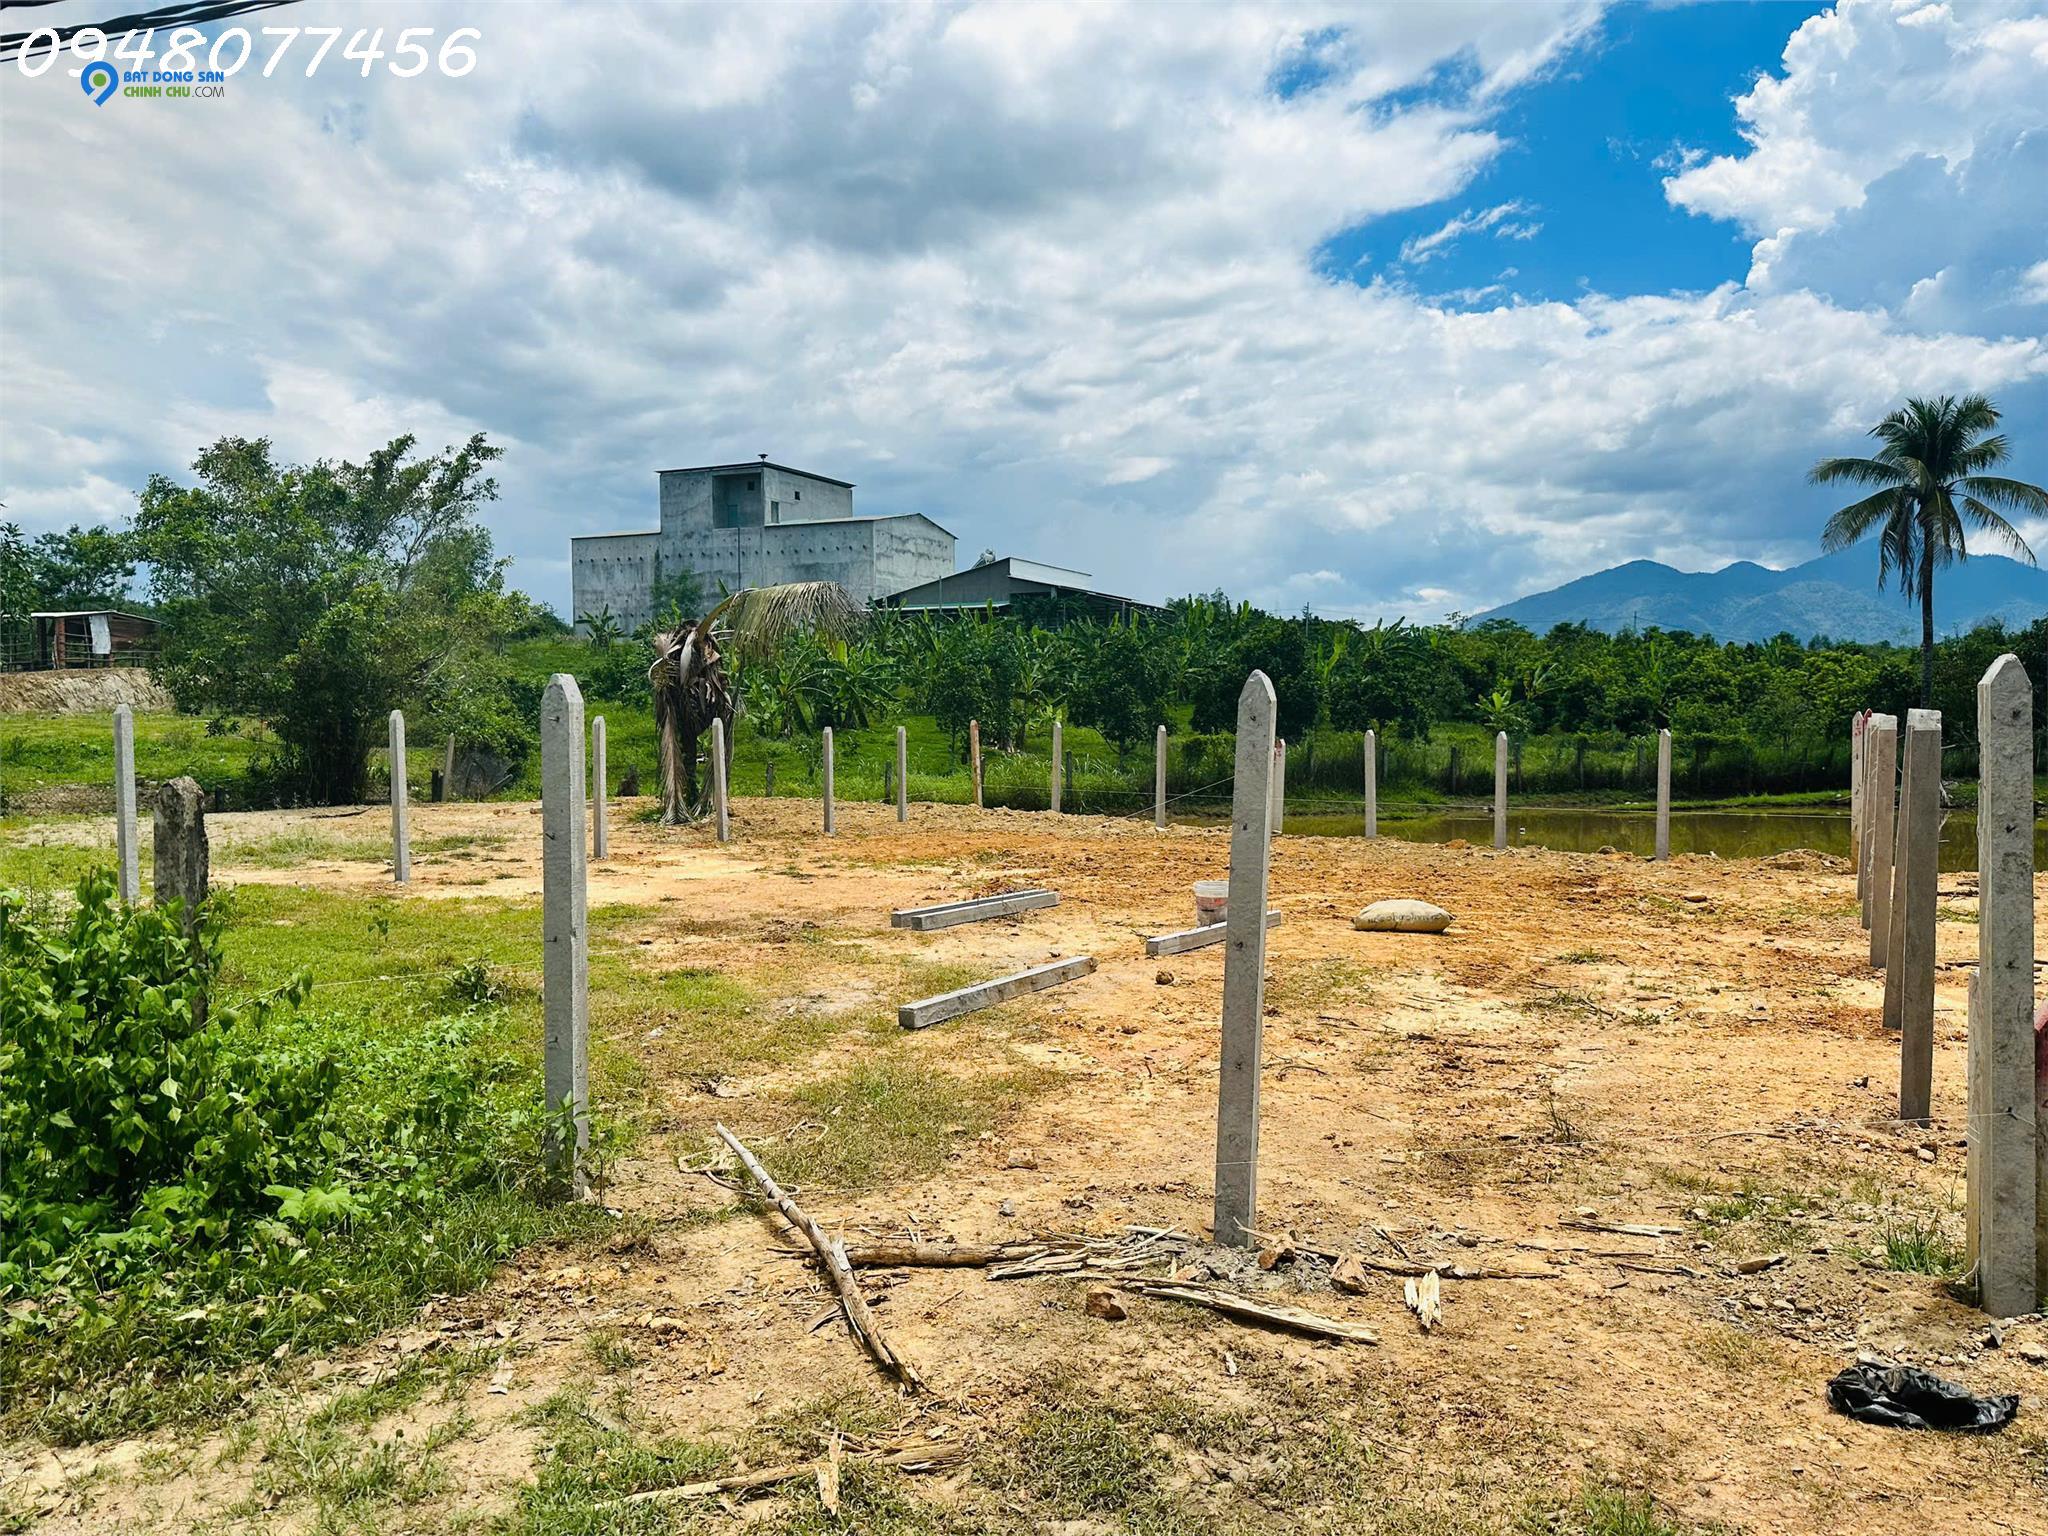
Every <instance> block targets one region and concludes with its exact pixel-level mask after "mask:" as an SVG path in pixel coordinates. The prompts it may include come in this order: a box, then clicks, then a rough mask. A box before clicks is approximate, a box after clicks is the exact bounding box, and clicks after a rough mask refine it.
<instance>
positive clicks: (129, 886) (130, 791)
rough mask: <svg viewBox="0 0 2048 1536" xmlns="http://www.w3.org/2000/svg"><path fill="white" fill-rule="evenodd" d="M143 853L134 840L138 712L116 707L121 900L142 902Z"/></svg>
mask: <svg viewBox="0 0 2048 1536" xmlns="http://www.w3.org/2000/svg"><path fill="white" fill-rule="evenodd" d="M141 857H142V851H141V848H140V847H139V846H138V844H137V843H136V840H135V711H134V710H132V709H130V708H129V707H128V706H127V705H126V704H116V705H115V706H114V860H115V863H116V864H117V865H118V866H119V868H120V872H121V873H120V879H121V899H122V900H123V901H125V902H127V903H128V905H129V906H131V907H132V906H134V905H135V904H136V903H137V902H138V901H140V900H142V864H141Z"/></svg>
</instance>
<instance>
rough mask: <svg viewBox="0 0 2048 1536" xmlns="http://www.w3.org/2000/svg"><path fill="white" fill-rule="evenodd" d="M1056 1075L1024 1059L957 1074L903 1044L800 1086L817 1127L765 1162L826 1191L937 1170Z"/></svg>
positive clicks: (786, 1143)
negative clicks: (841, 1070) (956, 1150)
mask: <svg viewBox="0 0 2048 1536" xmlns="http://www.w3.org/2000/svg"><path fill="white" fill-rule="evenodd" d="M1047 1081H1048V1079H1047V1076H1046V1074H1045V1073H1043V1072H1041V1071H1039V1070H1038V1069H1036V1068H1032V1067H1027V1066H1024V1065H1022V1064H1013V1065H1010V1066H1008V1067H1005V1068H1001V1069H997V1070H984V1071H980V1072H976V1073H973V1074H968V1075H960V1074H955V1073H953V1072H949V1071H947V1070H946V1069H945V1068H943V1067H938V1066H934V1065H932V1064H931V1063H930V1062H928V1061H926V1060H925V1059H924V1053H921V1052H915V1051H912V1050H909V1049H906V1048H902V1047H899V1048H898V1049H896V1050H895V1051H892V1052H889V1053H887V1054H883V1055H879V1056H877V1057H874V1058H873V1059H870V1060H867V1061H863V1062H861V1063H860V1064H859V1065H858V1066H854V1067H851V1068H849V1069H847V1070H846V1071H844V1072H839V1073H836V1074H834V1075H832V1076H829V1077H825V1078H821V1079H819V1080H817V1081H815V1082H811V1083H807V1084H805V1085H804V1086H803V1087H801V1088H799V1089H798V1090H797V1092H796V1095H795V1098H796V1102H797V1104H798V1105H799V1106H800V1107H801V1109H802V1110H803V1111H805V1120H806V1121H809V1122H814V1123H815V1126H816V1129H815V1130H810V1129H800V1130H798V1131H797V1132H795V1133H793V1134H792V1135H791V1136H790V1137H789V1138H788V1139H787V1140H785V1141H783V1142H781V1143H780V1144H778V1145H777V1146H776V1147H775V1148H774V1149H773V1152H772V1154H763V1155H764V1159H765V1160H766V1161H767V1163H768V1165H769V1167H770V1169H771V1170H772V1171H773V1172H775V1174H776V1175H777V1177H779V1178H787V1179H788V1180H790V1181H791V1182H793V1183H796V1184H800V1185H808V1186H813V1187H817V1188H822V1189H858V1188H862V1187H865V1186H869V1185H873V1184H878V1183H883V1182H887V1181H890V1180H895V1179H906V1178H915V1177H919V1176H921V1175H925V1174H930V1173H935V1172H937V1171H938V1169H939V1168H941V1167H942V1166H944V1164H945V1161H946V1154H947V1153H948V1152H950V1151H952V1150H953V1149H955V1148H956V1147H959V1146H962V1145H964V1144H965V1143H967V1142H968V1141H971V1140H972V1139H973V1138H974V1137H976V1136H978V1135H980V1134H981V1133H982V1132H983V1131H985V1130H989V1129H992V1128H994V1127H995V1126H997V1125H999V1124H1001V1123H1003V1122H1004V1121H1006V1120H1008V1119H1010V1118H1012V1117H1014V1116H1015V1115H1016V1114H1017V1112H1018V1111H1019V1110H1021V1109H1022V1108H1023V1106H1024V1104H1025V1103H1026V1101H1027V1100H1028V1099H1029V1098H1030V1097H1031V1096H1032V1095H1033V1094H1034V1093H1036V1092H1038V1091H1040V1090H1042V1089H1043V1088H1044V1087H1045V1086H1046V1084H1047Z"/></svg>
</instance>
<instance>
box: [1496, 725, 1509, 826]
mask: <svg viewBox="0 0 2048 1536" xmlns="http://www.w3.org/2000/svg"><path fill="white" fill-rule="evenodd" d="M1507 845H1508V733H1507V732H1506V731H1496V732H1495V733H1494V737H1493V846H1494V847H1496V848H1505V847H1507Z"/></svg>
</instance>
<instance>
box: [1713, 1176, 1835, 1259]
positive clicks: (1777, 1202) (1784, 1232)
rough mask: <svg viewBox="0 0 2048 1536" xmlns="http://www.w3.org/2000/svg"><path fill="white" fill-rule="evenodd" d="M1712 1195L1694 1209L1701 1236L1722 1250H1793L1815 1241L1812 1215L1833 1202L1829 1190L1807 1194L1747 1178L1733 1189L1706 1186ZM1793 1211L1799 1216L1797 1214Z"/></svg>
mask: <svg viewBox="0 0 2048 1536" xmlns="http://www.w3.org/2000/svg"><path fill="white" fill-rule="evenodd" d="M1704 1187H1705V1188H1706V1189H1708V1190H1711V1191H1712V1193H1709V1194H1707V1195H1706V1197H1705V1198H1703V1199H1702V1200H1701V1201H1700V1203H1699V1204H1698V1205H1697V1206H1696V1207H1695V1209H1696V1210H1697V1211H1699V1212H1700V1216H1699V1218H1698V1219H1699V1223H1700V1230H1701V1235H1702V1236H1704V1237H1705V1238H1706V1239H1707V1241H1709V1242H1711V1243H1713V1244H1714V1245H1715V1246H1717V1247H1722V1248H1737V1247H1741V1248H1758V1247H1761V1248H1791V1247H1794V1246H1798V1245H1802V1244H1805V1243H1809V1242H1811V1241H1812V1240H1813V1228H1812V1226H1811V1225H1809V1223H1808V1220H1807V1218H1808V1216H1809V1215H1818V1214H1819V1213H1821V1212H1822V1211H1824V1210H1826V1209H1827V1208H1828V1206H1829V1205H1830V1204H1831V1203H1832V1198H1833V1197H1832V1196H1831V1195H1830V1194H1829V1193H1827V1192H1826V1191H1821V1190H1815V1191H1811V1192H1805V1193H1793V1192H1789V1191H1783V1190H1776V1189H1771V1188H1767V1187H1765V1186H1764V1185H1762V1184H1759V1183H1757V1182H1756V1181H1755V1180H1753V1179H1744V1180H1743V1181H1742V1182H1741V1183H1740V1184H1738V1185H1736V1186H1735V1187H1734V1188H1732V1189H1729V1188H1725V1187H1716V1186H1714V1185H1712V1184H1706V1185H1705V1186H1704ZM1794 1212H1798V1213H1799V1214H1797V1215H1795V1214H1793V1213H1794Z"/></svg>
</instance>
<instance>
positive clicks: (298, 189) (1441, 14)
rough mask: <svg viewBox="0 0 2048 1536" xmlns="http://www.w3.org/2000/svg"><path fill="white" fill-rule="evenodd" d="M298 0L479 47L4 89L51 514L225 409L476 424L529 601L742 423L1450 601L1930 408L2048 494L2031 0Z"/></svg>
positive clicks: (13, 238) (941, 516) (1694, 523)
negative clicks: (1645, 2) (892, 1)
mask: <svg viewBox="0 0 2048 1536" xmlns="http://www.w3.org/2000/svg"><path fill="white" fill-rule="evenodd" d="M97 14H98V12H97V11H96V10H95V9H94V8H92V7H88V6H82V5H80V4H78V3H77V0H64V3H61V4H59V5H56V6H52V7H50V8H48V9H47V10H45V11H40V12H39V13H38V16H37V18H36V19H37V20H38V21H39V22H40V21H44V20H48V21H52V22H62V21H76V20H89V19H92V18H93V17H94V16H96V15H97ZM289 16H290V18H291V19H292V20H294V21H296V22H297V23H298V24H300V25H303V26H316V25H334V26H340V27H343V28H344V29H346V30H349V31H351V32H352V31H353V30H354V29H356V28H359V27H383V28H384V29H386V32H387V34H395V32H396V31H397V29H399V28H402V27H405V26H413V25H417V26H423V27H433V28H435V29H437V35H438V34H439V33H445V32H446V31H447V30H448V29H449V28H451V27H452V26H455V25H459V24H471V25H475V26H477V27H478V28H479V30H480V32H481V34H482V35H481V38H480V39H479V40H478V41H477V44H476V55H477V65H476V68H475V70H474V71H473V72H472V73H470V74H469V75H467V76H466V77H463V78H460V79H451V78H448V77H446V76H443V75H442V74H440V73H439V72H438V71H437V70H429V71H427V72H425V73H424V74H422V75H420V76H417V77H413V78H409V79H398V78H394V77H393V76H392V75H391V74H390V73H389V72H388V70H387V69H377V70H373V72H372V74H371V75H370V76H369V77H367V78H366V77H364V76H363V75H362V74H361V73H360V72H359V70H358V69H357V67H356V66H355V65H353V64H351V65H349V66H348V67H346V68H341V67H339V65H338V63H337V61H334V60H330V61H329V62H328V63H327V65H326V66H324V67H323V68H322V69H321V70H320V71H318V72H317V73H316V74H314V75H313V76H311V77H307V76H306V75H305V74H304V73H303V71H302V70H300V69H298V68H296V67H293V68H286V69H282V70H279V71H277V72H276V73H275V74H274V75H273V76H272V77H271V78H268V79H265V78H263V77H262V76H261V73H260V70H249V71H245V72H244V73H243V74H241V75H238V76H237V77H236V78H235V79H234V80H233V81H232V82H230V86H229V90H228V93H227V95H226V96H225V97H224V98H222V99H220V100H217V101H211V102H204V103H202V102H197V101H194V102H186V103H171V102H153V103H152V102H133V101H127V100H123V99H120V98H116V99H114V100H112V101H109V102H108V103H107V104H106V105H104V106H98V105H95V104H94V103H93V102H92V101H90V100H88V99H86V98H85V97H84V96H83V94H82V93H81V92H80V90H79V81H78V78H77V70H78V67H79V65H78V63H77V62H76V61H75V60H73V61H65V63H64V64H62V65H60V66H58V67H54V68H52V69H51V70H50V71H49V72H47V73H46V74H44V75H43V76H41V77H40V78H38V79H33V80H27V79H23V80H13V79H10V80H8V81H7V82H6V83H5V86H4V88H0V141H4V142H5V144H6V146H7V153H6V154H5V155H4V156H0V350H4V353H5V356H6V358H7V364H8V366H7V368H6V369H5V370H4V371H0V501H4V502H5V503H6V504H7V507H8V515H9V516H11V517H15V518H18V519H19V520H21V521H22V522H23V523H24V524H25V525H26V526H27V527H28V528H29V529H30V530H31V531H39V530H41V529H44V528H50V527H61V526H63V525H65V524H67V523H70V522H74V521H80V522H93V521H99V520H103V519H111V520H119V519H121V518H123V517H125V516H126V515H127V514H128V512H129V511H130V510H131V509H132V507H133V504H134V494H135V491H136V489H137V488H138V487H139V486H140V485H141V484H142V483H143V481H144V480H145V479H146V477H147V476H148V475H149V474H151V473H153V472H158V471H165V472H170V473H173V474H175V473H178V472H180V470H181V469H182V468H183V466H186V465H188V464H189V463H190V461H191V459H192V458H193V456H194V455H195V454H196V453H197V452H198V450H199V448H200V447H201V446H202V445H203V444H205V443H206V442H209V441H211V440H212V439H213V438H214V437H216V436H219V435H220V434H222V433H227V432H236V433H243V434H261V435H266V436H270V437H272V438H273V439H275V440H276V442H277V445H278V448H279V451H280V452H281V453H283V454H285V455H287V456H289V457H294V458H312V457H316V456H322V455H329V456H341V455H347V456H354V457H360V456H361V455H362V454H363V453H365V452H367V451H369V449H371V448H372V447H374V446H376V445H377V444H379V443H381V442H382V441H384V440H385V439H387V438H389V437H391V436H393V435H395V434H397V433H399V432H405V431H409V432H415V433H417V434H419V435H420V436H421V437H422V438H423V439H425V440H426V441H427V442H429V443H433V444H438V443H442V442H450V441H455V440H458V439H460V438H461V437H463V436H466V435H467V434H468V433H470V432H473V431H483V432H485V433H487V434H489V435H490V436H491V437H492V438H493V439H494V440H496V441H498V442H500V443H502V444H503V445H504V446H505V448H506V456H505V458H504V460H503V461H502V465H501V470H502V472H501V475H500V480H501V483H502V489H503V495H502V498H501V500H500V501H499V502H498V503H497V504H496V505H495V506H494V507H493V509H492V513H491V524H492V528H493V531H494V533H495V535H496V537H497V540H498V543H499V547H500V548H501V550H503V551H504V552H505V553H507V554H508V555H509V556H511V557H512V559H513V561H514V565H513V573H514V577H515V579H516V580H517V581H519V582H520V583H521V584H522V585H524V586H526V587H527V588H528V589H529V590H531V591H533V592H535V593H536V594H538V595H539V596H541V597H543V598H545V599H547V600H549V601H551V602H554V603H556V604H557V605H559V606H566V604H567V599H568V579H567V555H568V539H569V537H570V536H571V535H572V534H575V533H584V532H599V531H604V530H608V529H618V528H633V527H648V526H652V525H653V523H654V521H655V519H656V515H657V513H656V505H655V482H654V472H655V470H656V469H658V468H660V467H662V466H664V465H673V464H684V463H706V462H720V461H727V460H736V459H744V458H750V457H752V456H753V455H754V454H756V453H761V452H766V453H769V454H770V455H772V456H773V457H774V458H775V459H777V460H778V461H780V462H783V463H790V464H796V465H799V466H803V467H806V468H811V469H814V470H817V471H819V472H821V473H824V474H828V475H833V476H836V477H838V478H843V479H847V480H851V481H854V482H856V483H857V485H858V491H857V493H856V496H857V501H856V506H857V509H858V510H861V511H864V512H872V513H881V512H906V511H919V512H925V513H927V514H929V515H930V516H932V517H934V518H936V519H937V520H938V521H939V522H941V523H942V524H944V525H945V526H946V527H948V528H951V529H953V530H954V531H955V532H956V533H957V534H958V535H959V538H960V554H961V557H962V559H963V561H964V560H970V559H972V558H973V556H974V555H975V554H976V553H977V552H978V551H980V550H981V549H983V548H993V549H996V550H997V551H998V552H1000V553H1005V554H1018V555H1024V556H1027V557H1036V558H1040V559H1047V560H1051V561H1055V562H1057V563H1059V564H1063V565H1070V566H1077V567H1080V568H1082V569H1085V570H1089V571H1091V572H1093V573H1094V574H1095V576H1096V578H1097V580H1098V582H1099V583H1100V584H1101V585H1103V586H1105V587H1107V588H1110V589H1112V590H1119V591H1125V592H1129V593H1132V594H1134V595H1137V596H1140V597H1146V598H1164V597H1169V596H1172V595H1175V594H1178V593H1182V592H1187V591H1195V590H1201V591H1206V590H1210V589H1213V588H1217V587H1222V588H1225V589H1227V590H1229V591H1230V592H1232V593H1233V594H1235V595H1238V596H1242V597H1247V598H1250V599H1252V600H1254V601H1257V602H1259V603H1262V604H1265V605H1268V606H1270V607H1273V608H1278V609H1285V610H1298V609H1300V608H1301V607H1302V606H1304V605H1309V606H1313V607H1315V608H1316V609H1318V610H1319V611H1322V612H1325V613H1331V614H1355V615H1358V616H1361V617H1364V618H1368V619H1370V618H1374V617H1380V616H1394V615H1406V616H1408V617H1411V618H1415V619H1434V618H1436V617H1438V616H1440V615H1442V614H1444V613H1447V612H1453V611H1458V612H1466V613H1471V612H1475V611H1478V610H1481V609H1484V608H1486V607H1489V606H1492V605H1494V604H1496V603H1500V602H1504V601H1507V600H1509V599H1511V598H1513V597H1516V596H1518V595H1521V594H1524V593H1527V592H1530V591H1534V590H1539V589H1541V588H1545V587H1549V586H1553V585H1556V584H1557V583H1559V582H1561V581H1564V580H1567V579H1569V578H1571V577H1573V576H1577V575H1581V574H1584V573H1585V572H1587V571H1590V570H1594V569H1598V568H1600V567H1603V566H1607V565H1612V564H1617V563H1620V562H1622V561H1625V560H1630V559H1637V558H1647V559H1658V560H1663V561H1666V562H1668V563H1670V564H1673V565H1676V566H1679V567H1681V568H1684V569H1711V568H1717V567H1719V566H1721V565H1724V564H1726V563H1728V562H1729V561H1732V560H1737V559H1754V560H1760V561H1764V562H1766V563H1770V564H1774V565H1785V564H1791V563H1795V562H1797V561H1799V560H1802V559H1805V558H1808V557H1810V556H1811V555H1812V554H1813V553H1814V552H1815V551H1816V549H1817V539H1818V533H1819V528H1820V525H1821V523H1822V522H1823V521H1824V519H1825V517H1826V515H1827V513H1828V511H1829V510H1830V503H1829V501H1828V499H1827V497H1826V496H1825V495H1824V494H1823V493H1820V492H1817V491H1814V490H1812V489H1810V488H1808V487H1807V486H1806V485H1805V484H1804V482H1803V477H1804V472H1805V470H1806V468H1807V467H1808V466H1809V465H1810V464H1811V463H1812V462H1813V461H1814V460H1815V459H1816V458H1819V457H1821V456H1823V455H1827V454H1834V453H1842V452H1849V451H1853V450H1855V449H1856V448H1857V447H1858V446H1859V443H1860V434H1861V433H1862V431H1863V430H1864V429H1865V428H1867V427H1868V426H1869V425H1870V424H1871V423H1872V422H1873V421H1875V420H1876V419H1877V418H1878V417H1879V416H1881V415H1882V414H1883V413H1884V412H1885V411H1886V410H1888V409H1890V408H1891V407H1892V406H1894V405H1896V404H1897V403H1899V401H1901V400H1902V399H1903V398H1904V397H1905V396H1906V395H1907V394H1908V393H1933V392H1944V391H1962V390H1969V389H1982V390H1985V391H1988V392H1989V393H1991V394H1992V395H1993V396H1995V397H1996V398H1997V399H1998V400H1999V401H2000V402H2001V403H2002V404H2004V405H2005V406H2006V408H2007V411H2008V426H2009V427H2010V429H2011V435H2012V437H2013V440H2014V443H2015V446H2016V450H2017V456H2016V461H2015V465H2014V467H2015V470H2016V471H2017V472H2018V473H2021V474H2024V475H2027V476H2030V477H2031V478H2035V479H2043V478H2048V453H2044V450H2043V446H2042V444H2043V428H2044V422H2048V340H2044V332H2048V200H2044V199H2043V198H2042V197H2041V195H2040V188H2041V187H2042V186H2043V185H2048V0H1987V3H1982V4H1975V3H1941V0H1843V3H1841V4H1840V5H1838V6H1835V7H1831V8H1828V9H1825V10H1823V9H1820V8H1817V7H1814V6H1810V5H1795V4H1784V5H1763V4H1702V5H1690V6H1657V7H1648V6H1618V5H1601V4H1598V3H1595V0H1559V3H1555V4H1551V3H1540V0H1447V3H1441V4H1429V5H1422V4H1402V5H1386V6H1369V5H1331V4H1302V5H1260V6H1256V7H1251V6H1247V7H1233V6H1227V5H1220V4H1218V5H1201V6H1195V5H1181V6H1164V5H1157V4H1142V3H1133V4H1128V5H1119V4H1111V3H1103V4H1097V5H1091V6H1088V7H1085V8H1083V7H1056V6H1051V5H1036V6H1030V7H1023V6H1014V5H996V4H976V3H969V0H962V3H959V4H955V5H950V6H946V7H943V8H913V7H909V6H890V5H826V4H817V5H805V6H767V7H764V6H747V5H731V6H720V5H712V4H701V5H688V6H678V5H653V4H649V5H612V4H603V3H593V4H586V5H581V6H576V7H518V8H510V7H504V6H480V5H477V4H475V3H473V0H448V3H440V4H430V3H425V0H417V3H416V0H387V3H383V4H377V5H370V4H367V3H358V0H306V3H305V4H302V5H299V6H295V7H293V8H292V10H291V11H290V12H289ZM515 18H516V21H515ZM259 20H260V19H259ZM386 41H387V46H389V42H390V37H389V35H387V40H386ZM8 67H10V68H11V66H8ZM82 276H86V277H89V278H90V288H89V293H90V302H80V299H79V293H80V283H81V277H82ZM2029 531H2030V532H2031V533H2032V534H2034V535H2036V536H2037V537H2038V538H2039V539H2040V540H2041V541H2042V543H2043V544H2044V545H2048V527H2040V528H2035V529H2031V530H2029Z"/></svg>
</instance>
